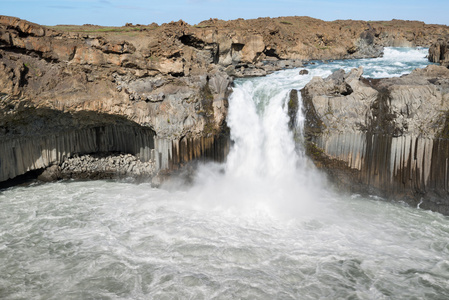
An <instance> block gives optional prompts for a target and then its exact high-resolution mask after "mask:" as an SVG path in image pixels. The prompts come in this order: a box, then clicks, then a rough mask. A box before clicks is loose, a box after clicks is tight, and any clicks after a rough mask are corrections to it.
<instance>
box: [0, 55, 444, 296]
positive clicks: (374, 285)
mask: <svg viewBox="0 0 449 300" xmlns="http://www.w3.org/2000/svg"><path fill="white" fill-rule="evenodd" d="M424 57H425V49H421V50H420V49H418V50H416V49H408V50H406V49H386V52H385V57H384V58H379V59H367V60H358V61H334V62H330V63H327V64H323V63H317V64H315V65H310V66H308V69H309V71H310V74H309V75H304V76H300V75H298V70H286V71H282V72H278V73H275V74H272V75H270V76H267V77H265V78H254V79H245V80H238V81H237V83H236V87H235V88H234V92H233V95H232V98H231V99H230V107H229V119H228V124H229V126H230V127H231V134H232V139H233V140H234V141H235V144H234V146H233V149H232V151H231V153H230V154H229V157H228V159H227V162H226V163H225V164H223V165H219V164H206V165H203V166H201V167H200V168H199V169H198V170H197V173H196V177H195V180H194V184H193V185H192V186H188V187H184V188H179V187H178V188H176V189H170V190H168V189H153V188H151V187H150V185H149V184H134V183H131V182H124V181H121V182H116V181H115V182H114V181H95V182H72V181H68V182H57V183H51V184H43V185H34V186H28V187H15V188H11V189H8V190H4V191H1V192H0V261H1V264H0V298H1V299H318V298H321V299H349V298H352V299H393V298H394V299H426V298H427V299H446V298H448V297H449V275H448V274H449V261H448V257H449V220H448V218H447V217H444V216H442V215H440V214H437V213H432V212H429V211H422V210H419V209H416V208H411V207H408V206H406V205H401V204H392V203H388V202H384V201H381V200H380V199H376V198H375V197H372V198H362V197H360V196H357V195H352V196H344V195H337V194H335V193H333V192H332V191H331V190H329V188H328V187H327V183H326V181H325V180H324V178H323V176H322V175H321V174H319V173H318V172H317V171H316V170H315V169H314V168H313V165H311V164H310V162H309V161H308V160H307V158H306V157H304V155H303V153H301V151H299V153H298V151H295V142H294V139H293V135H292V133H291V132H290V131H289V130H288V126H287V123H288V119H287V115H286V101H287V99H288V93H289V91H290V89H292V88H295V89H299V88H301V87H302V86H303V85H304V84H305V83H306V82H308V81H309V80H310V79H311V78H312V76H326V75H329V74H330V73H331V72H332V71H333V70H336V69H339V68H344V69H346V70H347V69H350V68H352V67H355V66H358V65H364V66H365V74H367V75H366V76H371V77H378V76H384V75H385V74H387V75H388V76H398V75H401V74H403V73H406V72H410V71H411V69H413V68H414V67H422V66H425V65H426V64H427V63H426V61H425V58H424ZM398 58H400V59H398ZM384 73H385V74H384ZM299 126H301V125H300V124H299ZM172 187H173V186H172Z"/></svg>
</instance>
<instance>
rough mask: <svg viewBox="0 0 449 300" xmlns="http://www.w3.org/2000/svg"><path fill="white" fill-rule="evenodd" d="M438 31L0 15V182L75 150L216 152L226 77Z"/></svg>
mask: <svg viewBox="0 0 449 300" xmlns="http://www.w3.org/2000/svg"><path fill="white" fill-rule="evenodd" d="M448 33H449V31H448V28H447V27H446V26H437V25H426V24H424V23H420V22H408V21H398V20H393V21H389V22H364V21H351V20H349V21H334V22H324V21H321V20H316V19H312V18H307V17H285V18H276V19H270V18H259V19H255V20H242V19H239V20H234V21H222V20H215V19H211V20H208V21H204V22H201V23H200V24H197V25H195V26H191V25H189V24H187V23H185V22H183V21H178V22H171V23H168V24H162V25H161V26H159V25H157V24H150V25H145V26H143V25H132V24H127V26H125V27H99V26H94V25H84V26H54V27H45V26H40V25H38V24H33V23H30V22H27V21H25V20H21V19H18V18H14V17H7V16H0V148H1V149H2V150H1V151H0V172H1V173H0V182H1V181H4V180H7V179H11V178H14V177H16V176H19V175H21V174H24V173H26V172H29V171H32V170H41V169H44V168H46V167H49V166H52V165H61V164H62V163H63V162H64V161H66V160H68V159H69V158H70V157H72V156H74V155H75V154H76V155H83V154H89V153H97V152H113V153H116V152H123V153H128V154H132V155H134V156H135V157H136V158H137V159H139V160H141V161H142V162H148V163H149V164H150V165H151V166H152V167H151V168H153V169H152V170H153V171H151V172H153V173H154V172H157V171H158V170H164V169H174V168H177V167H178V166H180V165H182V164H184V163H185V162H188V161H190V160H192V159H195V158H199V157H209V158H212V159H216V160H223V159H224V157H225V155H226V152H227V150H228V148H229V135H228V129H227V126H226V114H227V98H228V95H229V93H230V92H231V85H232V80H233V77H240V76H259V75H265V74H267V73H269V72H273V71H275V70H278V69H282V68H287V67H297V66H300V65H302V62H303V61H304V60H312V59H323V60H325V59H344V58H362V57H374V56H379V55H381V53H382V47H383V46H428V45H430V44H431V43H432V42H434V41H436V40H437V37H438V36H440V35H443V34H448ZM148 172H149V173H151V172H150V171H148Z"/></svg>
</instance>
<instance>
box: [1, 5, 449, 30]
mask: <svg viewBox="0 0 449 300" xmlns="http://www.w3.org/2000/svg"><path fill="white" fill-rule="evenodd" d="M448 12H449V1H448V0H428V1H423V0H420V1H417V0H397V1H394V0H340V1H334V0H317V1H313V0H173V1H171V0H158V1H154V0H147V1H146V0H59V1H56V0H0V14H1V15H8V16H15V17H19V18H21V19H26V20H29V21H32V22H35V23H38V24H42V25H56V24H74V25H82V24H96V25H104V26H122V25H124V24H125V23H133V24H150V23H153V22H156V23H158V24H162V23H167V22H170V21H177V20H180V19H182V20H184V21H186V22H188V23H189V24H191V25H194V24H197V23H199V22H201V21H203V20H207V19H209V18H219V19H223V20H232V19H237V18H244V19H251V18H257V17H279V16H310V17H314V18H318V19H322V20H326V21H331V20H337V19H356V20H367V21H369V20H391V19H403V20H419V21H424V22H426V23H428V24H446V25H449V15H448Z"/></svg>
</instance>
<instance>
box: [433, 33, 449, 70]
mask: <svg viewBox="0 0 449 300" xmlns="http://www.w3.org/2000/svg"><path fill="white" fill-rule="evenodd" d="M429 61H431V62H434V63H439V64H440V65H442V66H445V67H447V68H449V36H447V37H446V38H440V39H438V41H437V42H436V43H434V44H432V46H430V48H429Z"/></svg>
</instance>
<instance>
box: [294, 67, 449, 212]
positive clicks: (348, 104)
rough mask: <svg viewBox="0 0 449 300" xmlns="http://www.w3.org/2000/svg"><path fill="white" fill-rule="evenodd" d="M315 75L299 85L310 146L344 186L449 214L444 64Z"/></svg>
mask: <svg viewBox="0 0 449 300" xmlns="http://www.w3.org/2000/svg"><path fill="white" fill-rule="evenodd" d="M362 73H363V69H361V68H360V69H353V70H352V71H351V72H349V73H347V74H345V73H344V72H343V71H337V72H335V73H334V74H332V75H331V76H329V77H328V78H326V79H322V78H318V77H316V78H314V79H313V80H312V81H311V82H310V83H308V84H307V85H306V86H305V87H304V89H303V90H302V91H301V93H302V96H303V101H304V105H305V112H306V128H305V132H306V139H307V141H308V142H307V151H308V153H309V154H310V155H311V157H312V158H313V159H314V160H315V162H316V164H317V165H318V166H319V167H321V168H324V169H326V170H327V171H328V172H329V174H330V175H331V177H332V178H333V179H334V180H335V181H336V182H337V183H338V184H339V185H341V186H343V187H344V188H345V189H349V190H352V191H353V192H359V193H360V192H362V193H375V194H380V195H382V196H384V197H386V198H391V199H393V200H405V201H407V202H408V203H411V204H412V205H414V206H417V205H419V206H420V207H421V208H426V209H432V210H434V211H438V212H441V213H444V214H449V188H448V187H449V180H448V178H449V169H448V167H447V160H448V153H449V139H448V135H447V133H448V132H449V131H448V128H447V126H448V124H449V123H448V112H449V70H448V69H447V68H444V67H440V66H435V65H431V66H428V67H427V68H425V69H417V70H415V71H413V72H412V73H411V74H409V75H407V76H403V77H400V78H388V79H380V80H379V79H375V80H374V79H373V80H370V79H365V78H363V77H362Z"/></svg>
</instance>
